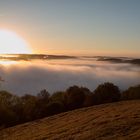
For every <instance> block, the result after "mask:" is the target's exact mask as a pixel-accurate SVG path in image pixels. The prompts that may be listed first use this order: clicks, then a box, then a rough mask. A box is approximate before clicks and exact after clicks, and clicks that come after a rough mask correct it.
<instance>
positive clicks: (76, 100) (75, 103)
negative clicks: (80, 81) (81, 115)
mask: <svg viewBox="0 0 140 140" xmlns="http://www.w3.org/2000/svg"><path fill="white" fill-rule="evenodd" d="M65 100H66V105H67V108H68V109H69V110H72V109H76V108H80V107H82V106H83V103H84V100H85V91H84V90H83V89H82V88H79V87H78V86H72V87H70V88H68V89H67V90H66V93H65Z"/></svg>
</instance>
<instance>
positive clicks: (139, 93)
mask: <svg viewBox="0 0 140 140" xmlns="http://www.w3.org/2000/svg"><path fill="white" fill-rule="evenodd" d="M133 99H140V85H137V86H134V87H130V88H129V89H127V90H126V91H124V92H123V93H122V100H133Z"/></svg>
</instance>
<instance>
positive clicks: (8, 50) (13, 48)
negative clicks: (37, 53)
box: [0, 30, 31, 54]
mask: <svg viewBox="0 0 140 140" xmlns="http://www.w3.org/2000/svg"><path fill="white" fill-rule="evenodd" d="M29 53H31V49H30V47H29V45H28V43H27V42H26V41H25V40H24V39H22V38H21V37H20V36H18V35H17V34H16V33H14V32H11V31H8V30H0V54H29Z"/></svg>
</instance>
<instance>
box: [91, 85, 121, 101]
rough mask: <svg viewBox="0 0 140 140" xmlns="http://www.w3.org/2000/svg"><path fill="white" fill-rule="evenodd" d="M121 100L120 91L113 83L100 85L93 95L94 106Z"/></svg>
mask: <svg viewBox="0 0 140 140" xmlns="http://www.w3.org/2000/svg"><path fill="white" fill-rule="evenodd" d="M119 100H120V90H119V88H118V87H117V86H115V85H114V84H112V83H104V84H101V85H99V86H98V87H97V88H96V89H95V91H94V95H93V102H94V104H101V103H109V102H116V101H119Z"/></svg>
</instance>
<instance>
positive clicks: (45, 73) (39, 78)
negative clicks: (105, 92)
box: [0, 60, 140, 95]
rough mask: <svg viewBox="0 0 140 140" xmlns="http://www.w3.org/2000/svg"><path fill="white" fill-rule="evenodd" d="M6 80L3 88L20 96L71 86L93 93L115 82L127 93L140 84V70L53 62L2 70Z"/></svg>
mask: <svg viewBox="0 0 140 140" xmlns="http://www.w3.org/2000/svg"><path fill="white" fill-rule="evenodd" d="M0 75H1V76H2V77H3V79H4V80H5V82H4V83H2V88H3V89H6V90H8V91H11V92H12V93H16V94H18V95H23V94H26V93H29V94H37V93H38V92H39V91H40V90H42V89H47V90H48V91H49V92H51V93H52V92H55V91H59V90H65V89H66V88H68V87H69V86H72V85H79V86H86V87H88V88H89V89H90V90H94V89H95V88H96V87H97V85H99V84H100V83H103V82H107V81H109V82H113V83H115V84H117V85H118V86H120V87H121V89H125V88H127V87H128V86H132V85H135V84H139V83H140V68H139V67H132V66H131V65H130V64H127V65H124V64H111V63H108V64H107V63H101V64H98V63H95V62H93V61H91V60H90V61H87V60H75V61H74V60H50V61H31V62H23V63H21V62H20V63H18V64H15V65H11V66H1V67H0Z"/></svg>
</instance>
